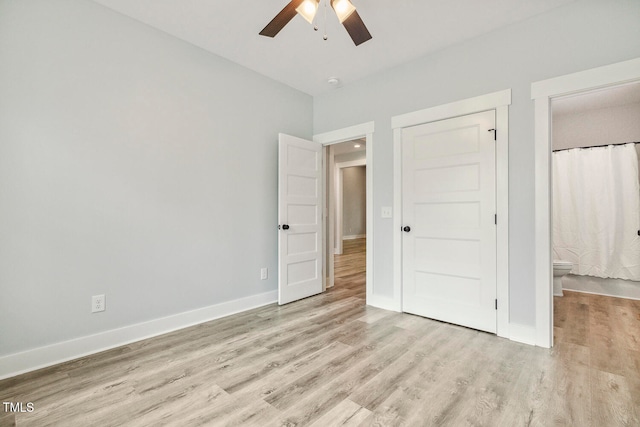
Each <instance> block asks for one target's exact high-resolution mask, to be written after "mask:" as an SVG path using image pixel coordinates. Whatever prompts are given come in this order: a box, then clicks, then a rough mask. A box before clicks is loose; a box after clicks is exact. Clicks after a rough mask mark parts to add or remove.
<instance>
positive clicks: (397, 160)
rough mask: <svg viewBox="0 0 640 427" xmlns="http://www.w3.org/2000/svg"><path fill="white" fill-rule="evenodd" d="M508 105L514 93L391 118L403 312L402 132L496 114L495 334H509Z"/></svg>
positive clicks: (397, 283) (398, 300)
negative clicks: (465, 117)
mask: <svg viewBox="0 0 640 427" xmlns="http://www.w3.org/2000/svg"><path fill="white" fill-rule="evenodd" d="M509 105H511V89H506V90H503V91H499V92H493V93H489V94H486V95H481V96H477V97H475V98H469V99H465V100H462V101H457V102H452V103H450V104H444V105H439V106H436V107H432V108H427V109H424V110H420V111H414V112H411V113H407V114H403V115H400V116H395V117H392V119H391V124H392V127H393V193H394V195H393V210H394V212H395V215H394V216H393V270H394V273H393V296H394V298H393V299H394V304H395V305H396V309H397V311H402V231H401V227H402V129H403V128H405V127H410V126H416V125H420V124H425V123H430V122H435V121H439V120H445V119H450V118H453V117H459V116H464V115H467V114H473V113H479V112H482V111H488V110H495V111H496V129H498V131H497V135H496V137H497V139H496V213H497V215H498V224H497V230H496V246H497V248H496V256H497V258H496V259H497V263H496V264H497V265H496V268H497V270H496V273H497V274H496V296H497V299H498V310H497V325H496V330H497V332H496V334H497V335H498V336H500V337H506V338H510V339H513V340H516V341H522V339H519V338H518V337H517V336H513V337H512V336H510V334H509Z"/></svg>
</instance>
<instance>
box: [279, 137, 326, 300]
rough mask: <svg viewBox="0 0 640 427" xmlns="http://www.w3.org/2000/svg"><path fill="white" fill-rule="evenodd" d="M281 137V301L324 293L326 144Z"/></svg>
mask: <svg viewBox="0 0 640 427" xmlns="http://www.w3.org/2000/svg"><path fill="white" fill-rule="evenodd" d="M278 140H279V150H280V151H279V162H278V223H279V227H278V228H279V232H278V233H279V235H278V254H279V255H278V256H279V260H278V265H279V269H278V303H279V304H286V303H289V302H292V301H296V300H299V299H301V298H306V297H309V296H311V295H315V294H319V293H320V292H322V291H323V286H322V267H323V258H322V256H323V254H322V145H321V144H318V143H315V142H312V141H307V140H304V139H300V138H296V137H294V136H290V135H285V134H282V133H281V134H280V135H279V137H278Z"/></svg>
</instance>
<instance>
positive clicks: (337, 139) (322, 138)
mask: <svg viewBox="0 0 640 427" xmlns="http://www.w3.org/2000/svg"><path fill="white" fill-rule="evenodd" d="M374 131H375V124H374V122H366V123H361V124H358V125H354V126H350V127H346V128H342V129H337V130H334V131H330V132H325V133H321V134H317V135H314V136H313V140H314V141H315V142H319V143H320V144H322V145H325V146H326V145H333V144H339V143H341V142H346V141H352V140H354V139H359V138H362V137H364V138H365V144H366V147H367V155H366V164H367V172H366V181H367V220H366V223H367V244H366V245H367V260H366V263H367V266H366V269H367V273H366V281H367V284H366V292H367V304H368V305H375V306H376V307H379V306H378V305H377V304H374V302H372V301H375V298H373V295H374V291H375V288H374V286H373V261H374V259H375V257H374V253H373V236H374V234H373V132H374ZM380 308H385V307H380Z"/></svg>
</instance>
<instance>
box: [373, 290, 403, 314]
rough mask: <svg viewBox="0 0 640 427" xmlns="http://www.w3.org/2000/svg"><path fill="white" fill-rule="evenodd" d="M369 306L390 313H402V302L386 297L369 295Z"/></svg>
mask: <svg viewBox="0 0 640 427" xmlns="http://www.w3.org/2000/svg"><path fill="white" fill-rule="evenodd" d="M367 305H370V306H372V307H378V308H382V309H384V310H390V311H397V312H401V311H402V304H401V302H400V301H396V300H395V299H394V298H389V297H384V296H380V295H369V293H367Z"/></svg>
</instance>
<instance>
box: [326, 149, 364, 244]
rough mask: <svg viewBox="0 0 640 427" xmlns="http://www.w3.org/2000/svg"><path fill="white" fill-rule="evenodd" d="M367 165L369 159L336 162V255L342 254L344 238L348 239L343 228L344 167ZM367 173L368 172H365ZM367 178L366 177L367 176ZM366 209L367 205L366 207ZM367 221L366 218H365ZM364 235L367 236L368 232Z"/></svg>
mask: <svg viewBox="0 0 640 427" xmlns="http://www.w3.org/2000/svg"><path fill="white" fill-rule="evenodd" d="M366 165H367V160H366V159H361V160H351V161H348V162H341V163H336V164H335V165H334V168H335V169H334V171H335V177H334V182H335V195H336V209H335V211H336V212H335V218H334V219H335V223H336V225H335V235H336V241H335V243H334V246H335V254H336V255H342V246H343V245H342V241H343V240H347V238H346V236H345V235H344V230H343V229H342V220H343V217H344V212H343V211H344V206H343V204H342V198H343V196H342V195H343V193H344V185H343V176H344V171H343V169H344V168H351V167H354V166H366ZM365 173H366V172H365ZM365 179H366V177H365ZM365 209H366V207H365ZM365 222H366V219H365ZM362 237H366V234H365V235H364V236H362ZM355 238H356V237H352V239H355Z"/></svg>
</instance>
